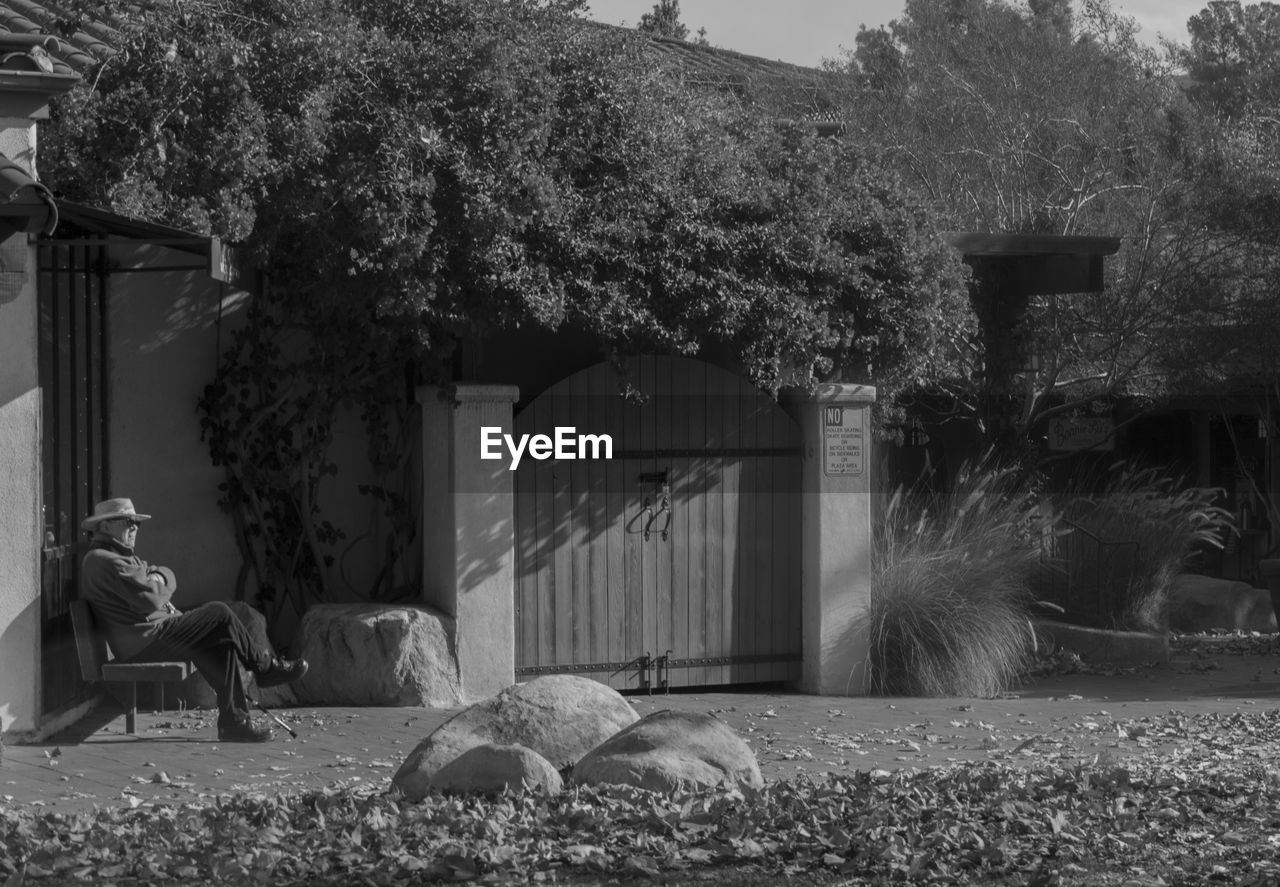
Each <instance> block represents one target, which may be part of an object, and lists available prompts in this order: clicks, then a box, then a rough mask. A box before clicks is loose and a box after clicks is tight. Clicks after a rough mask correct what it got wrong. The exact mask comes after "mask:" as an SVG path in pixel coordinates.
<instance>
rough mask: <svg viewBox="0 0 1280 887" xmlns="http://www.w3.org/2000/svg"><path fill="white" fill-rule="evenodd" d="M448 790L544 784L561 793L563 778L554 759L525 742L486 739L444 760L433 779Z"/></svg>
mask: <svg viewBox="0 0 1280 887" xmlns="http://www.w3.org/2000/svg"><path fill="white" fill-rule="evenodd" d="M430 785H431V787H432V788H434V789H438V790H440V791H445V792H482V793H485V794H488V793H490V792H500V791H503V790H504V789H507V788H510V789H512V790H519V789H522V788H523V789H532V788H542V789H544V790H546V791H547V792H549V793H550V794H553V795H554V794H559V793H560V790H561V789H562V788H563V787H564V782H563V780H562V779H561V778H560V774H559V773H558V772H556V768H555V767H553V766H551V762H550V761H548V760H547V759H546V758H544V757H543V756H542V755H540V754H538V753H537V752H536V751H533V750H532V749H528V748H525V747H524V746H523V745H494V744H493V743H485V744H484V745H477V746H476V747H475V748H470V749H467V750H466V751H464V752H463V753H462V754H460V755H459V756H458V757H456V758H454V759H453V760H452V761H450V762H449V763H447V764H445V765H444V766H443V767H441V768H440V769H439V770H437V771H436V773H435V775H434V776H432V777H431V779H430Z"/></svg>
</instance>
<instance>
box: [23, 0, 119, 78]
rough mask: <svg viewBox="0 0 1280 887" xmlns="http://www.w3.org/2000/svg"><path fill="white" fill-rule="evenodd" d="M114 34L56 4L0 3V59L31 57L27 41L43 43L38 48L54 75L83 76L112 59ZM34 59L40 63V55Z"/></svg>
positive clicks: (24, 1)
mask: <svg viewBox="0 0 1280 887" xmlns="http://www.w3.org/2000/svg"><path fill="white" fill-rule="evenodd" d="M114 35H115V32H114V31H113V30H112V29H111V28H110V27H108V26H107V25H105V24H102V23H100V22H90V23H87V24H80V23H78V21H77V17H76V16H74V15H73V14H72V13H70V12H68V11H67V10H65V9H63V8H61V7H59V6H58V5H57V4H55V3H48V2H44V3H36V2H33V0H0V57H8V56H9V55H11V54H13V53H14V52H21V53H28V54H31V53H30V46H31V43H30V42H28V41H42V42H40V43H39V44H38V45H39V47H40V49H42V50H44V52H45V53H47V59H48V61H49V63H50V64H52V66H53V67H52V71H51V73H54V74H83V73H85V72H86V71H88V70H90V69H91V68H93V66H94V65H97V64H98V63H99V62H103V61H106V60H107V59H109V58H111V56H113V55H115V54H116V50H115V49H114V48H113V47H112V46H111V45H110V41H111V39H112V37H113V36H114ZM33 57H35V58H36V59H37V64H39V62H38V58H39V53H35V54H34V56H33ZM15 61H16V60H15ZM0 67H4V66H3V65H0ZM19 70H22V69H19ZM38 70H44V68H43V66H40V67H39V68H38Z"/></svg>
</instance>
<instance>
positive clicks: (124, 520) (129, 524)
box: [116, 517, 142, 530]
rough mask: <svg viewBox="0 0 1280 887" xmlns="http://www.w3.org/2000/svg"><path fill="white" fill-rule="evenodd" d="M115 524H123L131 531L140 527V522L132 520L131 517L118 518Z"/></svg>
mask: <svg viewBox="0 0 1280 887" xmlns="http://www.w3.org/2000/svg"><path fill="white" fill-rule="evenodd" d="M116 523H121V524H124V525H126V526H127V527H128V528H129V529H131V530H132V529H136V528H137V527H140V526H142V521H139V520H134V519H133V518H131V517H118V518H116Z"/></svg>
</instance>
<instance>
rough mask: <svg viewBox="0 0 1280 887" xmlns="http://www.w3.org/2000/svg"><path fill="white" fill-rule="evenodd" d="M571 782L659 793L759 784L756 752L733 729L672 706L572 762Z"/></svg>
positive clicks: (705, 716)
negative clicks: (627, 786) (681, 789)
mask: <svg viewBox="0 0 1280 887" xmlns="http://www.w3.org/2000/svg"><path fill="white" fill-rule="evenodd" d="M573 781H574V782H578V783H582V784H584V785H630V786H635V787H636V788H644V789H650V790H652V791H660V792H666V791H672V790H674V789H679V788H691V787H694V786H705V787H717V786H727V787H731V788H760V787H761V786H763V785H764V779H763V778H762V777H761V776H760V765H759V764H758V763H757V762H756V756H755V753H754V752H752V751H751V748H750V747H749V746H748V745H747V744H746V742H744V741H743V740H742V738H741V737H740V736H738V734H737V733H734V732H733V729H732V728H730V727H729V726H728V725H727V724H725V723H724V722H723V721H721V720H719V719H717V718H715V717H713V716H712V715H708V714H702V713H699V712H677V711H658V712H654V713H653V714H651V715H649V716H648V717H646V718H644V719H643V720H640V721H637V722H636V723H634V724H632V725H631V726H630V727H627V728H626V729H625V730H622V731H620V732H618V733H616V734H615V735H614V736H612V737H610V738H609V739H607V740H605V741H604V742H603V743H601V744H600V745H599V746H597V747H596V748H594V749H592V750H591V751H590V752H588V753H587V754H586V755H584V756H583V758H582V760H580V761H578V763H577V764H576V765H575V766H574V768H573Z"/></svg>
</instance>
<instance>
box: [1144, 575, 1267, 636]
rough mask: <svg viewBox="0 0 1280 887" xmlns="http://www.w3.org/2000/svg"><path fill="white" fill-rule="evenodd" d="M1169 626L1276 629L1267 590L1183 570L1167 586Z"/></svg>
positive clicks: (1198, 628)
mask: <svg viewBox="0 0 1280 887" xmlns="http://www.w3.org/2000/svg"><path fill="white" fill-rule="evenodd" d="M1169 627H1170V628H1171V629H1173V630H1175V631H1211V630H1213V629H1222V630H1225V631H1263V632H1273V631H1275V630H1276V614H1275V612H1274V611H1273V610H1272V608H1271V594H1270V592H1268V591H1267V590H1266V589H1264V588H1253V587H1252V586H1250V585H1249V583H1247V582H1235V581H1232V580H1230V579H1215V578H1213V577H1211V576H1195V575H1191V574H1187V573H1184V574H1182V575H1180V576H1177V577H1175V578H1174V580H1173V584H1172V586H1171V587H1170V590H1169Z"/></svg>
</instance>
